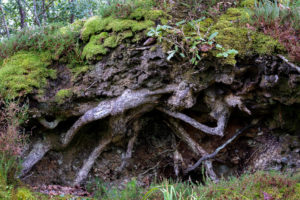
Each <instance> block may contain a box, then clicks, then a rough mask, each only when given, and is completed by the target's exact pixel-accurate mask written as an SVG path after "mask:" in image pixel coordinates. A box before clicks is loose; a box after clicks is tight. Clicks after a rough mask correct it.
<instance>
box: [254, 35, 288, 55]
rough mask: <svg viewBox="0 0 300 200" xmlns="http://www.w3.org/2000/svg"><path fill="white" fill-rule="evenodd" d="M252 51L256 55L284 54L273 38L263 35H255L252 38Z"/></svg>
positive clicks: (281, 47)
mask: <svg viewBox="0 0 300 200" xmlns="http://www.w3.org/2000/svg"><path fill="white" fill-rule="evenodd" d="M252 38H253V50H254V51H255V52H256V53H258V54H269V55H271V54H272V53H274V52H279V53H281V52H284V47H283V46H282V45H281V44H280V43H279V42H278V41H277V40H275V39H274V38H272V37H270V36H268V35H265V34H263V33H256V34H255V35H254V36H253V37H252Z"/></svg>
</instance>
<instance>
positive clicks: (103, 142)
mask: <svg viewBox="0 0 300 200" xmlns="http://www.w3.org/2000/svg"><path fill="white" fill-rule="evenodd" d="M111 140H112V138H111V137H110V136H109V137H106V138H103V139H100V141H99V144H98V146H97V147H96V148H95V149H94V150H93V152H92V153H91V154H90V156H89V158H88V159H87V160H86V161H85V162H84V164H83V166H82V168H81V169H80V170H79V172H78V173H77V176H76V178H75V181H74V183H73V185H79V184H80V183H81V182H82V181H83V180H84V179H86V178H87V176H88V174H89V172H90V170H91V168H92V167H93V165H94V163H95V161H96V159H97V158H98V157H99V156H100V154H101V153H102V152H103V150H104V149H105V147H107V145H109V144H110V142H111Z"/></svg>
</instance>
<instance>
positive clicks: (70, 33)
mask: <svg viewBox="0 0 300 200" xmlns="http://www.w3.org/2000/svg"><path fill="white" fill-rule="evenodd" d="M75 25H78V26H79V27H80V28H81V26H80V24H75ZM79 30H80V29H78V28H74V26H73V27H72V26H70V27H69V28H64V27H63V25H62V24H50V25H48V26H43V27H35V28H33V29H24V30H22V31H20V32H18V33H17V34H15V35H12V36H11V37H10V38H9V39H5V40H3V41H1V43H0V60H4V59H5V58H8V57H10V56H12V55H13V54H14V53H15V52H18V51H21V50H24V51H37V52H44V51H47V52H49V53H51V56H52V59H54V60H59V59H60V58H62V57H67V58H70V59H68V60H67V61H70V62H79V63H80V62H82V60H81V54H80V49H79V34H80V31H79ZM0 64H1V62H0Z"/></svg>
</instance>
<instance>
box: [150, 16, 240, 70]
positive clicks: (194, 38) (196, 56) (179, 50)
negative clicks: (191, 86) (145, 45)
mask: <svg viewBox="0 0 300 200" xmlns="http://www.w3.org/2000/svg"><path fill="white" fill-rule="evenodd" d="M204 19H205V17H202V18H200V19H197V20H191V21H186V20H182V21H180V22H177V23H176V24H175V26H168V25H164V26H161V25H158V26H157V27H156V28H151V29H150V31H149V32H148V34H147V36H149V37H155V38H157V39H158V41H159V42H166V43H167V44H168V46H170V48H171V49H170V50H169V51H168V52H167V53H168V57H167V60H171V59H172V58H173V57H174V56H176V54H178V55H179V56H180V57H182V58H187V59H189V62H190V63H191V64H193V65H197V64H198V63H199V61H201V59H202V57H203V56H204V54H205V53H206V52H208V51H210V50H212V49H217V50H218V51H221V53H218V54H217V57H228V55H236V54H237V53H238V52H237V51H236V50H235V49H229V50H227V49H225V48H223V47H222V46H221V45H219V44H217V43H216V42H215V38H216V37H217V35H218V32H213V33H209V30H208V31H207V32H206V33H205V34H203V33H202V32H201V31H200V22H201V21H203V20H204ZM187 30H189V31H187Z"/></svg>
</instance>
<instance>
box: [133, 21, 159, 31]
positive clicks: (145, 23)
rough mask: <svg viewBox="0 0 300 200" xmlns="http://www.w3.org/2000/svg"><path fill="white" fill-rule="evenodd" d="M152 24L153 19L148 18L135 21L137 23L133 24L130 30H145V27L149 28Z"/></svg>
mask: <svg viewBox="0 0 300 200" xmlns="http://www.w3.org/2000/svg"><path fill="white" fill-rule="evenodd" d="M154 25H155V23H154V22H153V21H150V20H146V21H141V22H137V23H135V24H133V25H132V27H131V30H132V31H133V32H137V31H142V30H145V29H150V28H151V27H153V26H154Z"/></svg>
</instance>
